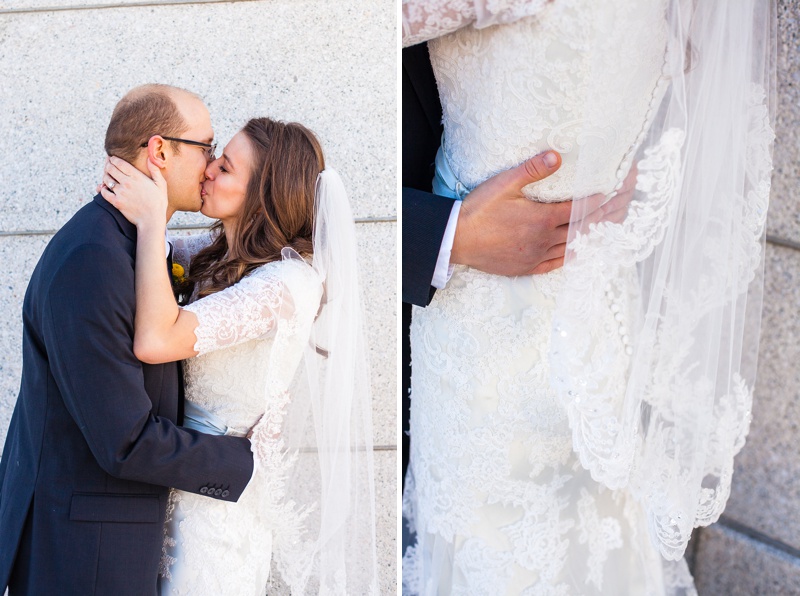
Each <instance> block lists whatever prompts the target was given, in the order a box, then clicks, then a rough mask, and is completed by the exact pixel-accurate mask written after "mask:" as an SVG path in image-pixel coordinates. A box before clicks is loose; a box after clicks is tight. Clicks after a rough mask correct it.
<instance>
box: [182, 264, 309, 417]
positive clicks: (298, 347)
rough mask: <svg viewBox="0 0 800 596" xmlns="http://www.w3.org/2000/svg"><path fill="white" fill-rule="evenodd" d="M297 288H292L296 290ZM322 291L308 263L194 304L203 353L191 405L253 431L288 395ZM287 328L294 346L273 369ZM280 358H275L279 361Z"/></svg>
mask: <svg viewBox="0 0 800 596" xmlns="http://www.w3.org/2000/svg"><path fill="white" fill-rule="evenodd" d="M290 288H291V289H290ZM321 294H322V285H321V283H320V281H319V279H318V277H317V276H316V273H314V271H313V270H312V269H311V268H310V267H309V266H308V265H307V264H306V263H305V262H303V261H301V260H297V259H288V260H285V261H278V262H273V263H268V264H267V265H263V266H261V267H259V268H258V269H256V270H255V271H253V272H252V273H250V274H249V275H247V276H246V277H244V278H243V279H242V280H241V281H239V283H237V284H235V285H233V286H231V287H229V288H226V289H225V290H222V291H220V292H217V293H215V294H212V295H210V296H207V297H205V298H203V299H201V300H197V301H194V302H192V303H191V304H189V305H188V306H186V307H185V308H186V310H188V311H191V312H193V313H194V314H195V315H196V316H197V319H198V327H197V329H196V330H195V335H196V336H197V343H196V344H195V349H196V350H197V351H198V352H199V354H198V356H196V357H195V358H190V359H188V360H186V361H185V363H184V375H185V380H186V395H187V398H188V399H191V400H192V401H193V402H195V403H197V404H198V405H200V406H202V407H204V408H206V409H208V410H210V411H212V412H214V413H215V414H217V415H218V416H220V417H221V418H222V419H223V420H224V421H225V422H226V424H227V425H228V426H230V427H232V428H235V429H236V430H238V431H247V430H248V429H249V428H251V427H252V426H253V424H254V423H255V422H256V421H257V420H258V419H259V417H260V416H261V415H262V414H263V413H264V408H265V398H266V396H267V393H266V391H267V383H268V382H269V383H270V384H271V385H272V386H271V387H270V388H269V389H270V391H269V394H270V395H278V394H280V393H281V392H283V391H286V390H287V389H288V387H289V384H290V382H291V379H292V377H293V375H294V371H295V369H296V367H297V364H298V363H299V361H300V357H301V354H302V350H303V348H305V345H306V343H307V341H308V335H309V331H310V326H311V324H312V322H313V320H314V316H315V315H316V312H317V309H318V307H319V299H320V296H321ZM280 323H283V324H285V325H287V326H291V327H292V329H291V330H287V331H291V335H293V336H295V340H294V341H291V340H290V341H285V342H282V348H283V349H282V350H281V352H282V353H281V354H280V355H279V362H280V365H281V366H280V367H279V368H277V369H270V367H269V366H268V364H269V363H270V362H271V361H272V362H274V361H275V358H276V357H278V355H273V354H272V349H273V341H272V335H273V334H274V331H275V330H276V327H277V326H278V325H279V324H280ZM271 359H272V360H271Z"/></svg>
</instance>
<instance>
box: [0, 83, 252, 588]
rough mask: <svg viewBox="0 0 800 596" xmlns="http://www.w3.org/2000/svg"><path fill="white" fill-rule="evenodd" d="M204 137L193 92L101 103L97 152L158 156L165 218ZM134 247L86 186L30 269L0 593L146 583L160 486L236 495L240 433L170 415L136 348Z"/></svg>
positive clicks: (154, 368)
mask: <svg viewBox="0 0 800 596" xmlns="http://www.w3.org/2000/svg"><path fill="white" fill-rule="evenodd" d="M213 136H214V132H213V129H212V128H211V121H210V118H209V115H208V110H207V109H206V107H205V106H204V105H203V102H202V101H201V100H200V99H199V98H198V97H196V96H195V95H193V94H191V93H189V92H187V91H183V90H180V89H176V88H172V87H167V86H160V85H148V86H145V87H140V88H137V89H134V90H133V91H131V92H130V93H128V94H127V95H126V96H125V97H124V98H123V99H122V100H121V101H120V103H119V104H118V105H117V107H116V108H115V110H114V114H113V116H112V119H111V123H110V124H109V127H108V131H107V133H106V151H107V152H108V153H109V154H112V155H117V156H119V157H122V158H124V159H126V160H128V161H130V162H132V163H133V164H134V165H136V166H137V167H138V168H139V169H140V170H142V171H144V172H147V169H146V167H145V163H146V161H147V159H148V157H149V158H150V159H151V160H152V161H154V163H156V164H157V165H158V166H159V167H160V168H161V171H162V172H163V174H164V176H165V178H166V179H167V182H168V184H169V193H170V196H169V209H168V213H167V218H169V217H170V216H171V215H172V213H174V212H175V211H176V210H186V211H197V210H199V208H200V206H201V199H200V184H201V183H202V181H203V178H204V171H205V168H206V165H207V158H208V156H209V155H210V153H211V151H210V150H209V149H210V147H211V143H212V142H213ZM166 137H172V138H173V139H175V140H171V141H170V140H167V139H166ZM135 254H136V228H135V227H134V226H133V225H132V224H130V223H129V222H128V221H127V220H126V219H125V218H124V217H123V216H122V215H121V214H120V213H119V212H118V211H117V210H116V209H115V208H114V207H112V206H111V205H110V204H109V203H108V202H107V201H105V200H104V199H103V198H102V197H101V196H99V195H98V196H96V197H95V198H94V201H93V202H91V203H89V204H88V205H86V206H85V207H83V208H82V209H81V210H80V211H78V213H76V214H75V216H74V217H73V218H72V219H71V220H70V221H69V222H68V223H67V224H66V225H65V226H64V227H63V228H62V229H61V230H60V231H59V232H58V233H57V234H56V235H55V236H54V237H53V239H52V240H51V241H50V244H49V245H48V246H47V248H46V249H45V251H44V254H43V255H42V257H41V259H40V260H39V263H38V265H37V266H36V269H35V270H34V272H33V275H32V278H31V281H30V284H29V285H28V290H27V293H26V295H25V301H24V306H23V313H22V315H23V369H22V383H21V388H20V393H19V397H18V399H17V404H16V407H15V409H14V413H13V416H12V418H11V425H10V427H9V430H8V435H7V437H6V443H5V447H4V449H3V456H2V461H0V593H2V592H3V590H4V589H5V587H6V585H8V587H9V592H10V595H11V596H17V595H42V594H76V595H81V596H85V595H88V594H97V595H104V596H105V595H113V596H124V595H131V596H142V595H153V594H155V593H156V579H157V573H158V566H159V560H160V557H161V545H162V540H163V531H162V527H163V523H164V516H165V509H166V505H167V494H168V489H167V488H166V487H169V486H172V487H176V488H179V489H181V490H184V491H190V492H194V493H198V494H203V495H206V496H208V497H210V498H216V499H222V500H225V501H236V500H238V499H239V496H240V495H241V494H242V491H243V490H244V489H245V487H246V486H247V483H248V482H249V481H250V477H251V476H252V472H253V459H252V455H251V453H250V442H249V441H248V440H247V439H245V438H237V437H227V436H209V435H203V434H201V433H198V432H195V431H190V430H184V429H182V428H179V427H178V426H176V421H177V416H178V406H179V395H178V393H179V378H178V374H179V373H178V368H177V364H176V363H171V364H163V365H145V364H142V363H141V362H139V360H137V359H136V357H135V356H134V354H133V328H134V325H133V323H134V314H135V307H136V300H135V295H134V261H135ZM165 266H166V267H168V266H169V264H168V263H166V264H165ZM165 275H167V272H166V271H165Z"/></svg>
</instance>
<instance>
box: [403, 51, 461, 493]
mask: <svg viewBox="0 0 800 596" xmlns="http://www.w3.org/2000/svg"><path fill="white" fill-rule="evenodd" d="M441 136H442V106H441V103H440V102H439V91H438V90H437V88H436V79H435V78H434V76H433V70H432V69H431V63H430V58H429V57H428V46H427V44H424V43H423V44H419V45H416V46H412V47H410V48H406V49H404V50H403V142H402V145H403V166H402V176H403V453H402V456H403V478H404V479H405V473H406V467H407V466H408V450H409V440H408V435H407V433H408V429H409V409H410V407H411V404H410V402H409V390H410V388H411V345H410V343H409V326H410V324H411V305H412V304H416V305H417V306H427V305H428V304H429V303H430V301H431V299H432V298H433V294H434V291H435V290H434V288H433V286H431V281H432V280H433V273H434V270H435V269H436V260H437V259H438V258H439V249H440V248H441V245H442V238H443V237H444V232H445V228H446V227H447V221H448V219H449V218H450V212H451V211H452V209H453V199H450V198H446V197H441V196H438V195H435V194H432V188H431V186H432V181H433V173H434V165H433V162H434V159H435V157H436V150H437V149H438V148H439V144H440V142H441Z"/></svg>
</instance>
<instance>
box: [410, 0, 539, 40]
mask: <svg viewBox="0 0 800 596" xmlns="http://www.w3.org/2000/svg"><path fill="white" fill-rule="evenodd" d="M552 1H553V0H403V47H408V46H413V45H415V44H418V43H422V42H423V41H428V40H429V39H433V38H435V37H441V36H442V35H447V34H448V33H452V32H453V31H456V30H457V29H461V28H462V27H466V26H467V25H470V24H474V25H475V27H477V28H478V29H482V28H483V27H490V26H492V25H500V24H507V23H513V22H514V21H517V20H519V19H522V18H525V17H529V16H533V15H535V14H537V13H538V12H540V11H541V10H542V9H543V8H544V7H545V6H547V5H548V4H549V3H550V2H552Z"/></svg>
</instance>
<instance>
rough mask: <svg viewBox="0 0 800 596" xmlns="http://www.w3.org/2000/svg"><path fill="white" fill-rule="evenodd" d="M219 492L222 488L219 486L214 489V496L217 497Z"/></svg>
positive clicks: (220, 492)
mask: <svg viewBox="0 0 800 596" xmlns="http://www.w3.org/2000/svg"><path fill="white" fill-rule="evenodd" d="M221 494H222V489H221V488H218V489H217V490H215V491H214V496H215V497H218V496H220V495H221Z"/></svg>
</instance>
